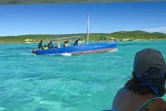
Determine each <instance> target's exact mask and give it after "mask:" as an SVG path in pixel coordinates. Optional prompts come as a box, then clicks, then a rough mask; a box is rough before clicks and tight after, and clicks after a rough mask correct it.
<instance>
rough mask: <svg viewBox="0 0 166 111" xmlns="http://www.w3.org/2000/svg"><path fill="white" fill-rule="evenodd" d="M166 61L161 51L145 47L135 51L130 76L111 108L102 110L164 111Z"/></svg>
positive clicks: (165, 106) (165, 108) (165, 105)
mask: <svg viewBox="0 0 166 111" xmlns="http://www.w3.org/2000/svg"><path fill="white" fill-rule="evenodd" d="M165 80H166V63H165V60H164V57H163V56H162V54H161V52H160V51H158V50H156V49H151V48H146V49H143V50H141V51H139V52H137V53H136V55H135V59H134V65H133V72H132V78H131V79H130V80H128V81H127V82H126V84H125V85H124V87H123V88H121V89H120V90H119V91H118V92H117V94H116V96H115V98H114V100H113V105H112V109H111V110H104V111H166V102H165V101H164V100H163V99H162V98H161V97H162V96H163V95H164V94H165V93H166V90H165Z"/></svg>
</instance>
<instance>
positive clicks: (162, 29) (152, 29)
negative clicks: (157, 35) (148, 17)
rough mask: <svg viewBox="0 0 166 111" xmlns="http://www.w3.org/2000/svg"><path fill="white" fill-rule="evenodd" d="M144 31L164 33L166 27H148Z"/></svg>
mask: <svg viewBox="0 0 166 111" xmlns="http://www.w3.org/2000/svg"><path fill="white" fill-rule="evenodd" d="M144 31H147V32H162V33H166V27H155V28H148V29H144Z"/></svg>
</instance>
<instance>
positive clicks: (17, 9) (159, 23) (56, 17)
mask: <svg viewBox="0 0 166 111" xmlns="http://www.w3.org/2000/svg"><path fill="white" fill-rule="evenodd" d="M87 13H89V33H112V32H117V31H133V30H143V31H148V32H163V33H166V2H110V3H89V4H87V3H84V4H83V3H82V4H29V5H0V36H10V35H15V36H16V35H25V34H73V33H86V32H87Z"/></svg>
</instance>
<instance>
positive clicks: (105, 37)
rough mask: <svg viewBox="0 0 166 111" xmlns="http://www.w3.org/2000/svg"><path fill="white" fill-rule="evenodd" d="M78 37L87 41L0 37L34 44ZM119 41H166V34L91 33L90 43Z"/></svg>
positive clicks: (8, 40) (1, 41)
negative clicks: (77, 38)
mask: <svg viewBox="0 0 166 111" xmlns="http://www.w3.org/2000/svg"><path fill="white" fill-rule="evenodd" d="M72 36H78V37H80V38H81V39H82V40H86V36H87V34H85V33H84V34H83V33H80V34H55V35H45V34H29V35H19V36H0V43H32V42H39V41H40V40H43V41H44V42H49V41H50V39H52V40H55V39H57V38H63V37H66V38H67V37H69V38H70V37H72ZM114 39H117V40H118V41H133V40H166V34H165V33H160V32H153V33H149V32H145V31H140V30H136V31H119V32H113V33H90V34H89V41H110V40H114Z"/></svg>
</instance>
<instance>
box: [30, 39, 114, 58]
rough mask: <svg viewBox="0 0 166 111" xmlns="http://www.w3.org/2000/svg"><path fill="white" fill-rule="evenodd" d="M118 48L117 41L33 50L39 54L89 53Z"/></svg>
mask: <svg viewBox="0 0 166 111" xmlns="http://www.w3.org/2000/svg"><path fill="white" fill-rule="evenodd" d="M116 48H117V42H103V43H93V44H85V45H78V46H69V47H61V48H51V49H47V50H40V49H37V50H36V49H34V50H33V51H32V52H33V53H35V54H37V55H46V54H63V53H70V54H87V53H97V52H108V51H111V50H115V49H116Z"/></svg>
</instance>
